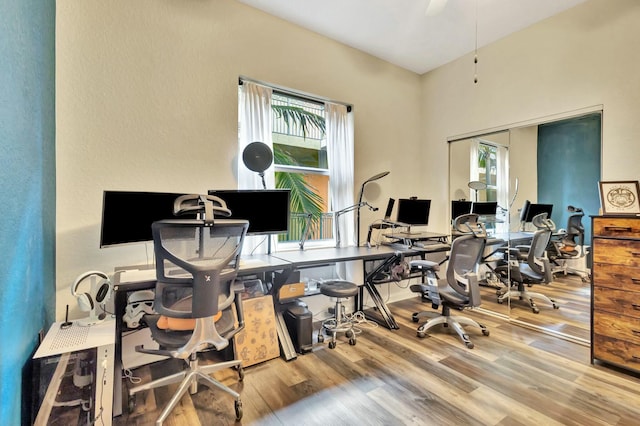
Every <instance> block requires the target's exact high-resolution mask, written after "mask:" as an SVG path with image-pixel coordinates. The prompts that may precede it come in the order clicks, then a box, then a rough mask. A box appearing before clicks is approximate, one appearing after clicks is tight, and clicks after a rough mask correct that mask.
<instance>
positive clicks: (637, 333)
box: [631, 330, 640, 336]
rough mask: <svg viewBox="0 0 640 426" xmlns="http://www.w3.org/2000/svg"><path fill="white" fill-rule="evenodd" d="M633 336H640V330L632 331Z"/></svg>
mask: <svg viewBox="0 0 640 426" xmlns="http://www.w3.org/2000/svg"><path fill="white" fill-rule="evenodd" d="M631 334H635V335H636V336H640V330H631Z"/></svg>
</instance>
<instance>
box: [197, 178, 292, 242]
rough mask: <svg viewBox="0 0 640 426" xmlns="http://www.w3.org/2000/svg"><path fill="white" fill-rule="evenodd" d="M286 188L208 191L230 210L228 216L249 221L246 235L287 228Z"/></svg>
mask: <svg viewBox="0 0 640 426" xmlns="http://www.w3.org/2000/svg"><path fill="white" fill-rule="evenodd" d="M290 194H291V190H289V189H235V190H209V195H215V196H216V197H220V198H221V199H223V200H224V201H225V202H226V203H227V207H228V208H229V210H231V218H233V219H245V220H248V221H249V230H248V231H247V235H258V234H286V233H287V232H288V231H289V197H290Z"/></svg>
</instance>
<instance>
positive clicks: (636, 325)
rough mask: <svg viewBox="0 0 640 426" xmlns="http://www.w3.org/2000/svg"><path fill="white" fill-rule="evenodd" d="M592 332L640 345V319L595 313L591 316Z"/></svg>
mask: <svg viewBox="0 0 640 426" xmlns="http://www.w3.org/2000/svg"><path fill="white" fill-rule="evenodd" d="M593 332H594V333H595V334H600V335H602V336H608V337H612V338H615V339H621V340H626V341H627V342H630V343H633V344H636V345H640V318H631V317H627V316H624V315H617V314H611V313H608V312H597V313H595V314H594V316H593Z"/></svg>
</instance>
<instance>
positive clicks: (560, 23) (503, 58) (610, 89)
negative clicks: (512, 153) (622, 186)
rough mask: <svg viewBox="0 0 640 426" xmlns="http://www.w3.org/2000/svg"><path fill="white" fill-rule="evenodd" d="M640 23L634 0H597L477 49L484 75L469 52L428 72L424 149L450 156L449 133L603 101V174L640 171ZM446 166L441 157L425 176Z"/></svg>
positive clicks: (612, 175)
mask: <svg viewBox="0 0 640 426" xmlns="http://www.w3.org/2000/svg"><path fill="white" fill-rule="evenodd" d="M638 22H640V2H638V1H636V0H616V1H608V0H591V1H588V2H586V3H583V4H581V5H579V6H576V7H575V8H572V9H570V10H568V11H566V12H564V13H561V14H560V15H557V16H555V17H552V18H549V19H547V20H545V21H543V22H541V23H539V24H536V25H534V26H531V27H529V28H527V29H525V30H523V31H521V32H518V33H516V34H514V35H511V36H509V37H507V38H505V39H502V40H499V41H498V42H496V43H494V44H492V45H490V46H488V47H486V48H483V49H480V51H479V54H478V57H479V62H478V78H479V81H478V84H474V83H473V76H474V67H473V55H472V54H469V55H467V56H465V57H463V58H461V59H459V60H456V61H454V62H451V63H449V64H447V65H445V66H442V67H440V68H438V69H436V70H434V71H432V72H430V73H427V74H425V75H424V76H423V78H422V93H423V98H422V105H423V109H422V113H423V120H422V130H423V137H424V143H423V150H424V151H423V155H427V154H428V155H429V156H430V157H433V158H446V155H447V143H446V141H447V138H448V137H452V136H456V135H465V134H470V133H475V132H478V133H479V132H481V131H483V130H485V129H498V128H499V129H503V128H508V127H512V126H511V124H514V123H515V124H518V123H522V122H526V121H529V120H534V119H537V118H541V117H546V116H550V115H555V114H561V113H565V112H569V111H575V110H582V109H585V108H589V107H592V106H595V105H603V109H604V113H603V135H602V145H603V157H602V178H603V179H604V180H616V179H624V180H628V179H638V178H639V175H640V173H639V172H640V167H639V166H638V164H640V149H639V148H638V143H637V140H638V137H639V136H640V120H638V117H640V79H639V78H637V76H638V75H640V50H639V49H638V48H637V44H638V40H640V26H639V25H638ZM478 31H482V28H479V29H478ZM446 174H447V169H446V163H445V162H440V161H434V162H432V163H431V164H430V167H429V168H428V169H425V174H424V175H423V177H422V178H423V181H424V182H425V183H428V182H433V181H434V180H435V179H437V177H438V176H442V175H446ZM517 174H518V171H517V170H516V169H515V168H514V167H512V168H511V176H517ZM442 191H443V194H446V192H445V191H446V183H444V182H443V183H442ZM517 205H518V204H517V202H516V206H517Z"/></svg>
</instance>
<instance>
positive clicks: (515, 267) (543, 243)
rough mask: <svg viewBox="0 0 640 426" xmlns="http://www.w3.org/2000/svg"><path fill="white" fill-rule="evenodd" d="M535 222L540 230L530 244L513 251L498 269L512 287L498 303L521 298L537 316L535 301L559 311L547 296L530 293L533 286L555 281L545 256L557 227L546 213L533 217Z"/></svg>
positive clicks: (502, 278) (508, 253) (499, 298)
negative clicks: (540, 301)
mask: <svg viewBox="0 0 640 426" xmlns="http://www.w3.org/2000/svg"><path fill="white" fill-rule="evenodd" d="M532 223H533V224H534V226H535V227H536V228H537V230H536V231H535V232H534V234H533V238H532V240H531V245H523V246H516V247H514V248H510V249H509V251H508V252H507V261H506V263H504V264H502V265H500V266H498V267H497V268H496V272H497V273H498V274H500V278H501V280H503V281H504V282H509V280H510V287H511V289H510V290H509V291H506V292H504V293H503V294H501V295H499V296H498V303H504V301H505V300H507V299H508V298H511V299H512V300H513V298H514V297H518V298H519V299H520V300H525V301H527V302H528V303H529V306H530V307H531V310H532V311H533V313H534V314H537V313H539V312H540V309H538V306H537V305H536V303H535V301H534V299H541V300H543V301H546V302H547V303H549V304H551V305H552V306H553V308H554V309H558V308H559V306H558V305H557V304H556V302H555V300H553V299H550V298H549V297H548V296H546V295H544V294H542V293H537V292H532V291H528V290H527V288H528V287H529V286H531V285H533V284H549V283H550V282H552V281H553V274H552V271H551V263H550V261H549V259H548V258H547V256H546V250H547V246H548V244H549V240H550V238H551V233H552V232H553V230H554V229H555V225H554V223H553V221H552V220H551V219H549V218H547V214H546V213H541V214H539V215H537V216H536V217H534V218H533V221H532ZM514 287H515V288H516V289H514Z"/></svg>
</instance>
